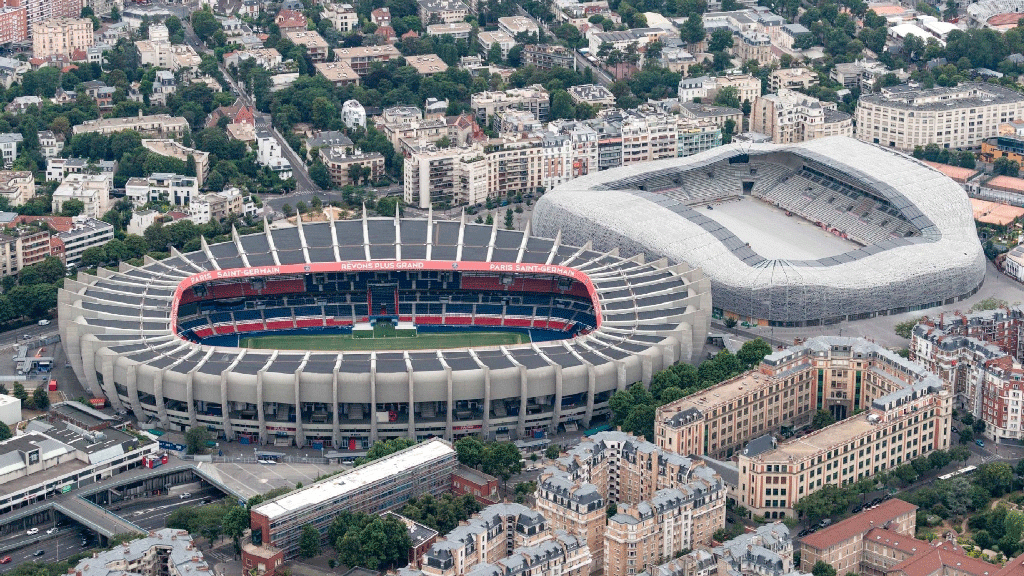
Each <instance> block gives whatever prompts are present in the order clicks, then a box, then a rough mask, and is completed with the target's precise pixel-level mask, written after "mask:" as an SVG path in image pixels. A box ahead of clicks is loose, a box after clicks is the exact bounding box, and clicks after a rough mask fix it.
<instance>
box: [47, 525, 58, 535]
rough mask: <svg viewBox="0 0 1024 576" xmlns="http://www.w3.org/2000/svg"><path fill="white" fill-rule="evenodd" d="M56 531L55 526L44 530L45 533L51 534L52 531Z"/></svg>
mask: <svg viewBox="0 0 1024 576" xmlns="http://www.w3.org/2000/svg"><path fill="white" fill-rule="evenodd" d="M56 531H57V527H56V526H55V527H53V528H50V529H49V530H47V531H46V533H47V534H53V533H54V532H56Z"/></svg>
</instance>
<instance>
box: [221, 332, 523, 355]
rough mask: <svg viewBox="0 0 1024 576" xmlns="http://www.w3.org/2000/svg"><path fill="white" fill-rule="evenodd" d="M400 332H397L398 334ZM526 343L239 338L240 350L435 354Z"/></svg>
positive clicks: (474, 335)
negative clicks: (406, 351)
mask: <svg viewBox="0 0 1024 576" xmlns="http://www.w3.org/2000/svg"><path fill="white" fill-rule="evenodd" d="M399 332H401V331H399ZM529 341H530V335H529V334H528V333H526V332H475V331H474V332H426V333H420V334H418V335H416V336H407V337H402V336H398V337H383V338H367V337H359V338H353V337H352V335H351V334H282V335H268V336H253V337H249V338H241V339H240V340H239V342H238V345H239V347H241V348H262V349H274V350H316V351H320V350H322V351H331V352H334V351H341V352H346V351H376V350H435V349H441V350H443V349H448V348H474V347H480V346H504V345H510V344H523V343H525V342H529Z"/></svg>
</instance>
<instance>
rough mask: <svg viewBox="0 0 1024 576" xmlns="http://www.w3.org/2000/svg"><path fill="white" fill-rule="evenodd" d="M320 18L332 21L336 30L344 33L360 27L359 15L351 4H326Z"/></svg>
mask: <svg viewBox="0 0 1024 576" xmlns="http://www.w3.org/2000/svg"><path fill="white" fill-rule="evenodd" d="M320 16H321V17H322V18H327V19H328V20H330V21H331V24H333V25H334V29H335V30H337V31H339V32H342V33H347V32H352V31H353V30H355V29H356V28H358V27H359V14H357V13H356V10H355V8H354V7H353V6H352V5H351V4H325V5H324V11H323V12H322V13H321V15H320Z"/></svg>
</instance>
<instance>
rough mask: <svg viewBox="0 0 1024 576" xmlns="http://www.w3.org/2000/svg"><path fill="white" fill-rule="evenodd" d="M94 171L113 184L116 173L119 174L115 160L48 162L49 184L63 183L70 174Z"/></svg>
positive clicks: (63, 160) (71, 159)
mask: <svg viewBox="0 0 1024 576" xmlns="http://www.w3.org/2000/svg"><path fill="white" fill-rule="evenodd" d="M94 171H95V172H96V173H98V174H105V175H107V177H109V178H110V181H111V182H113V181H114V173H115V172H117V162H115V161H113V160H100V161H99V162H92V161H90V160H89V159H88V158H49V159H47V161H46V181H47V182H62V181H63V180H64V177H65V176H67V175H68V174H84V173H90V172H94Z"/></svg>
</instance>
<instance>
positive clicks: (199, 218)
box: [142, 188, 247, 231]
mask: <svg viewBox="0 0 1024 576" xmlns="http://www.w3.org/2000/svg"><path fill="white" fill-rule="evenodd" d="M246 212H247V210H246V202H245V200H244V198H243V196H242V191H241V190H239V189H238V188H228V189H227V190H222V191H220V192H212V193H210V194H202V195H199V196H197V197H195V198H194V199H193V200H192V201H191V202H190V203H189V205H188V216H189V219H190V220H192V221H193V222H195V223H196V224H206V223H207V222H220V221H221V220H223V219H224V218H227V217H228V216H230V215H231V214H239V215H244V214H245V213H246ZM145 228H148V226H146V227H144V228H142V229H143V231H145Z"/></svg>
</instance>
